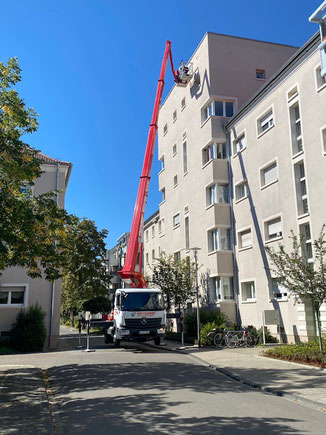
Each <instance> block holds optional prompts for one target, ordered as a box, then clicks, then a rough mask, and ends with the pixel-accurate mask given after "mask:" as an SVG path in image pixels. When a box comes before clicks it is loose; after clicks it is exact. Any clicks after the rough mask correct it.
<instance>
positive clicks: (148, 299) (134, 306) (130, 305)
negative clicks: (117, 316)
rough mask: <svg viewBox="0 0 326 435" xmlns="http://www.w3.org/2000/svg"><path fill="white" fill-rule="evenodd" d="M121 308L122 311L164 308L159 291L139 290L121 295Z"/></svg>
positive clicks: (159, 309) (158, 309)
mask: <svg viewBox="0 0 326 435" xmlns="http://www.w3.org/2000/svg"><path fill="white" fill-rule="evenodd" d="M122 310H124V311H147V310H151V311H161V310H164V300H163V295H162V294H161V293H151V292H139V293H135V292H133V293H127V292H126V293H125V294H123V295H122Z"/></svg>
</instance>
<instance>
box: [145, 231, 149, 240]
mask: <svg viewBox="0 0 326 435" xmlns="http://www.w3.org/2000/svg"><path fill="white" fill-rule="evenodd" d="M145 240H146V242H148V230H146V233H145Z"/></svg>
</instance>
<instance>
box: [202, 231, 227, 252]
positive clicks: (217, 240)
mask: <svg viewBox="0 0 326 435" xmlns="http://www.w3.org/2000/svg"><path fill="white" fill-rule="evenodd" d="M221 231H228V235H227V239H228V248H226V249H224V248H222V242H221V237H222V235H221ZM216 232H217V237H216ZM214 234H215V235H214ZM220 251H231V228H230V227H223V226H220V227H216V226H215V227H213V228H210V229H208V230H207V253H208V255H211V254H214V253H216V252H220Z"/></svg>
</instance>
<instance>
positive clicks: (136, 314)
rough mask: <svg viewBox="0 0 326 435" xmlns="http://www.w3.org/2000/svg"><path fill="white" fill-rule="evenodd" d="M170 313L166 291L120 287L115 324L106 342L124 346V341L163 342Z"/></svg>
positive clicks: (116, 298) (106, 334)
mask: <svg viewBox="0 0 326 435" xmlns="http://www.w3.org/2000/svg"><path fill="white" fill-rule="evenodd" d="M165 323H166V311H165V302H164V298H163V294H162V291H161V290H159V289H150V288H123V289H122V288H120V289H117V290H116V292H115V297H114V309H113V324H112V326H110V327H109V328H108V329H107V330H106V333H105V334H104V338H105V342H106V343H110V342H113V343H114V344H115V346H117V347H118V346H120V342H121V340H123V341H137V342H142V341H149V340H154V343H155V344H156V345H159V344H160V342H161V337H162V336H163V335H164V332H165Z"/></svg>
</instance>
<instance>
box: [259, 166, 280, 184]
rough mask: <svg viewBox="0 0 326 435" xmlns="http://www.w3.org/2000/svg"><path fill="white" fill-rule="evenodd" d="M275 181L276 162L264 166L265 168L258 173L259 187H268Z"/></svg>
mask: <svg viewBox="0 0 326 435" xmlns="http://www.w3.org/2000/svg"><path fill="white" fill-rule="evenodd" d="M274 181H277V164H276V162H273V163H271V164H270V165H268V166H266V168H264V169H261V171H260V183H261V187H265V186H268V185H269V184H272V183H274Z"/></svg>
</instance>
